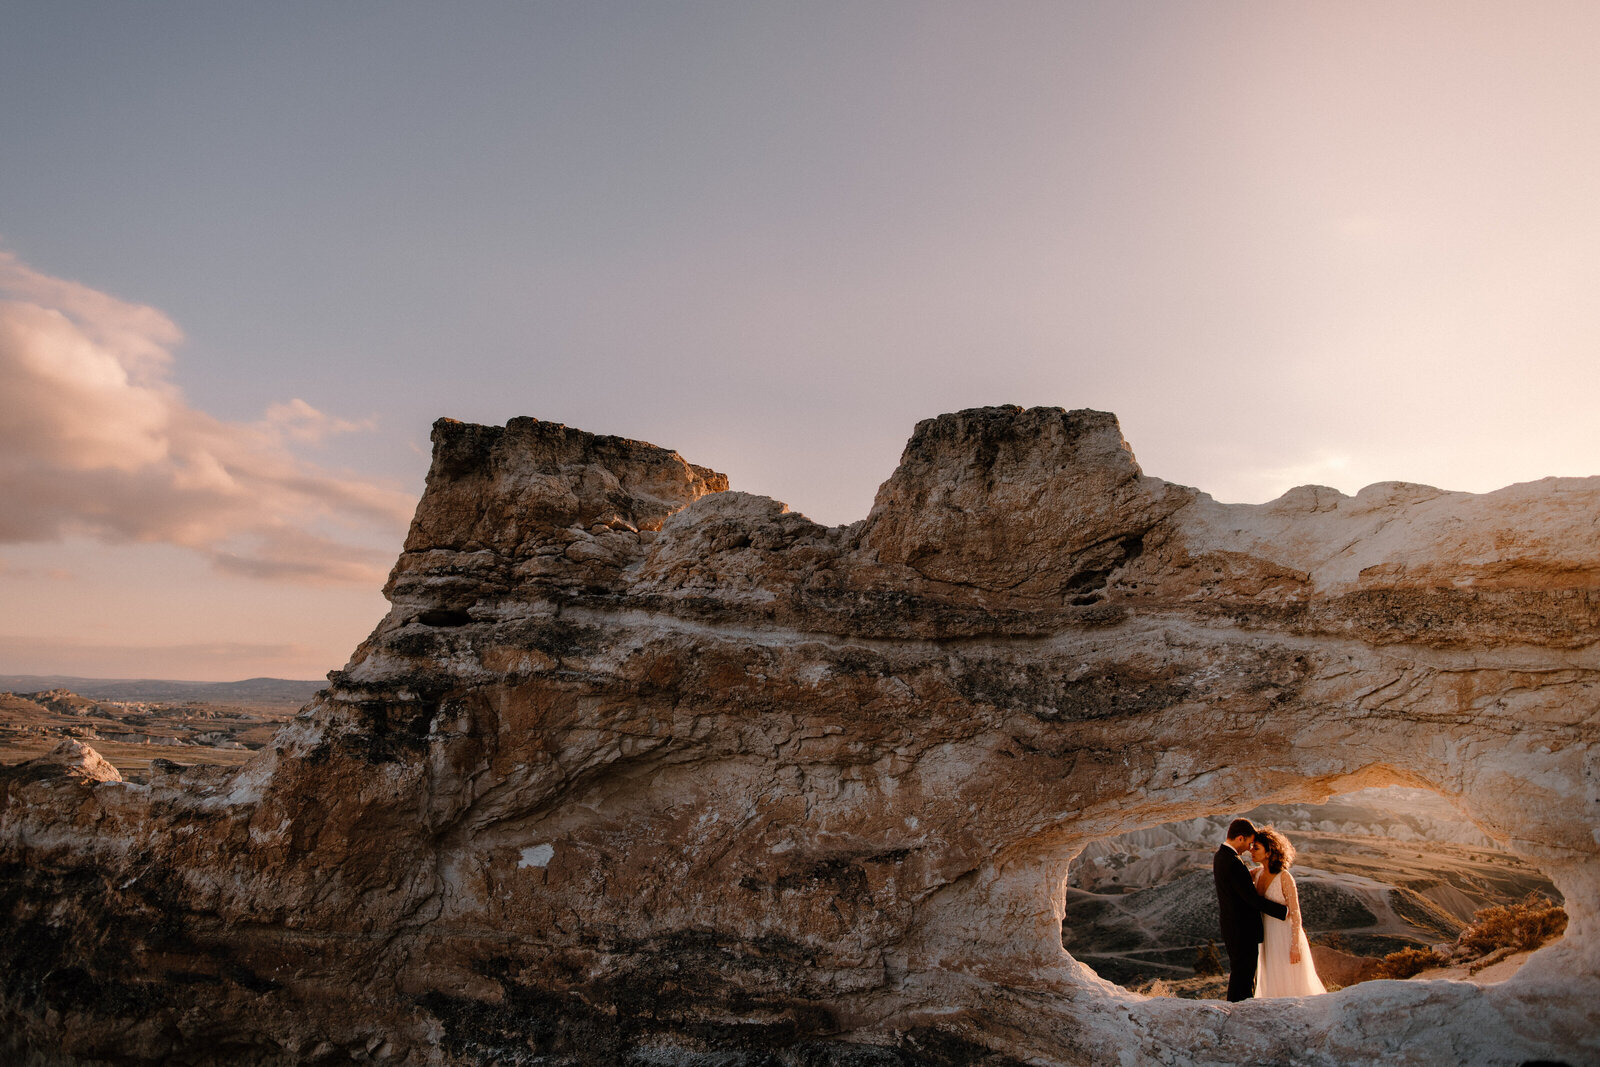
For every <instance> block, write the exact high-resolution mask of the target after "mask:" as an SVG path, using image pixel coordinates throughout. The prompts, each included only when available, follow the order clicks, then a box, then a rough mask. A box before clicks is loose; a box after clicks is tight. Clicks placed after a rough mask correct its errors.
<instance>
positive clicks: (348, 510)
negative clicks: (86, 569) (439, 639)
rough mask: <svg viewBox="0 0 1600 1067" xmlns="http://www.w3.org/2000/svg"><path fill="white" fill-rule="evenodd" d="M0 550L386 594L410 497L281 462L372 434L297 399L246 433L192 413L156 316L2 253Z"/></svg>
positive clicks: (174, 334)
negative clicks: (206, 567) (156, 551)
mask: <svg viewBox="0 0 1600 1067" xmlns="http://www.w3.org/2000/svg"><path fill="white" fill-rule="evenodd" d="M0 298H4V299H0V542H24V541H53V540H59V539H61V538H64V537H67V536H71V535H79V536H89V537H93V538H97V539H100V540H104V541H109V542H133V543H170V544H176V545H180V546H182V547H184V548H188V549H192V550H194V551H196V552H199V553H202V554H204V555H205V556H207V557H208V558H210V559H211V560H212V561H213V562H214V563H215V564H216V565H217V566H218V567H219V568H221V569H223V570H226V571H229V572H233V573H239V574H247V575H252V576H255V577H260V578H268V579H294V580H300V581H309V582H353V583H367V584H370V583H373V582H376V581H381V579H382V576H383V573H384V569H385V568H386V566H387V564H388V563H389V561H390V559H391V558H392V552H393V549H392V548H390V549H388V550H384V549H375V548H373V547H370V544H371V542H372V541H373V540H374V539H375V538H381V539H382V540H383V541H387V542H389V543H390V544H391V545H392V544H394V543H396V542H398V540H399V536H400V534H401V533H402V532H403V531H404V528H405V523H406V521H407V519H408V517H409V515H410V511H411V506H412V503H413V501H412V499H411V498H410V497H409V496H407V495H406V494H404V493H401V492H399V491H398V490H396V489H394V488H391V487H388V486H384V485H378V484H374V483H373V482H370V481H366V480H363V479H361V478H358V477H354V476H350V475H347V474H340V473H337V472H333V471H329V470H326V469H324V468H322V467H320V466H318V465H317V464H315V463H312V462H310V461H308V460H306V459H304V458H302V457H300V456H297V455H296V454H295V453H294V452H293V451H292V446H293V445H295V444H305V443H314V442H316V441H319V440H322V439H324V438H325V437H327V436H328V435H330V434H335V433H348V432H354V431H359V430H363V429H370V428H371V425H370V422H366V423H358V422H351V421H348V420H344V419H338V418H334V417H332V416H329V415H326V414H324V413H323V412H321V411H318V410H317V409H316V408H314V407H312V406H311V405H310V404H308V403H306V402H305V401H303V400H300V399H298V398H296V399H293V400H290V401H288V402H287V403H281V404H274V405H272V406H271V407H269V408H268V409H267V411H266V412H265V413H264V415H263V417H262V418H261V419H260V420H259V421H257V422H254V423H237V422H227V421H224V420H221V419H217V418H214V417H212V416H211V415H208V414H206V413H205V412H203V411H198V410H196V409H194V408H192V407H190V406H189V405H188V404H187V402H186V401H185V399H184V397H183V395H182V393H181V392H180V391H179V389H178V388H177V386H176V385H174V384H173V382H172V381H171V371H172V364H173V357H172V349H173V348H174V346H176V345H177V344H178V343H179V342H180V341H181V340H182V334H181V332H180V331H179V330H178V328H177V326H175V325H174V324H173V323H172V321H171V320H170V319H168V318H167V317H166V316H165V315H163V314H162V313H161V312H159V311H157V310H156V309H154V308H150V307H143V306H139V305H134V304H128V303H125V302H123V301H121V300H118V299H116V298H115V297H112V296H108V295H106V294H105V293H101V292H97V291H96V290H93V289H90V288H88V287H87V286H83V285H79V284H77V283H75V282H70V281H64V280H62V279H59V278H51V277H48V276H46V275H43V274H40V273H38V272H37V271H34V270H32V269H30V268H29V267H27V266H26V265H24V264H23V263H21V262H19V261H18V260H17V258H16V257H15V256H14V255H12V254H10V253H7V252H3V251H0Z"/></svg>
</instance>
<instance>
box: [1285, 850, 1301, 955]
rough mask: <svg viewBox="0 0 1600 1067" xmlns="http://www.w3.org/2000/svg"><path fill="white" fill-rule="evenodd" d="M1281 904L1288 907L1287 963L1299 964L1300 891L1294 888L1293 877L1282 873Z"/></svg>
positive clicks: (1286, 872) (1287, 873)
mask: <svg viewBox="0 0 1600 1067" xmlns="http://www.w3.org/2000/svg"><path fill="white" fill-rule="evenodd" d="M1283 902H1284V903H1285V904H1287V905H1288V907H1289V962H1290V963H1299V962H1300V936H1301V926H1300V890H1298V889H1297V888H1295V884H1294V876H1293V875H1291V874H1290V873H1289V872H1288V871H1284V872H1283Z"/></svg>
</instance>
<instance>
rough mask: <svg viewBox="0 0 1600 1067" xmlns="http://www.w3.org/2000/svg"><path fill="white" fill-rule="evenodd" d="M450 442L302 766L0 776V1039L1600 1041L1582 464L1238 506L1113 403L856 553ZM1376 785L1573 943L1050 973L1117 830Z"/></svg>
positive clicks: (614, 1053)
mask: <svg viewBox="0 0 1600 1067" xmlns="http://www.w3.org/2000/svg"><path fill="white" fill-rule="evenodd" d="M434 441H435V460H434V466H433V470H432V472H431V474H430V478H429V484H428V490H427V492H426V494H425V495H424V497H423V500H422V502H421V503H420V505H419V507H418V511H417V517H416V520H415V521H414V523H413V527H412V531H411V535H410V537H409V538H408V539H407V542H406V546H405V550H404V552H403V553H402V555H401V557H400V560H399V561H398V563H397V564H396V566H395V569H394V573H393V575H392V577H391V580H390V582H389V585H388V588H387V592H388V595H389V598H390V600H391V603H392V609H391V611H390V612H389V614H388V615H387V616H386V617H385V618H384V620H383V621H382V622H381V623H380V624H379V625H378V627H377V629H376V630H375V631H374V632H373V634H372V636H371V637H370V638H368V640H367V641H366V642H365V643H364V644H363V645H362V646H361V647H360V648H359V649H357V650H356V652H355V654H354V656H353V657H352V659H351V661H350V663H349V664H348V665H347V666H346V668H345V669H344V670H343V671H340V672H336V673H335V674H333V675H332V676H330V686H329V688H328V689H327V690H326V691H325V692H324V693H323V694H321V695H320V696H319V697H318V698H317V700H315V701H314V702H313V703H312V704H311V705H309V706H308V707H307V708H306V709H305V711H304V712H302V714H301V716H300V717H299V719H297V720H296V721H295V722H294V723H293V724H291V725H290V726H289V727H287V728H285V730H284V731H283V732H282V733H281V734H280V736H279V737H278V739H277V742H276V744H275V746H274V747H272V748H270V749H268V750H266V751H265V752H263V754H262V755H261V756H259V757H258V758H257V759H256V760H254V761H253V762H252V763H250V764H247V765H246V766H245V767H244V768H242V769H240V770H238V771H237V772H224V771H216V770H189V771H182V772H167V773H163V774H159V775H157V777H156V778H155V779H154V780H153V781H152V782H151V783H150V784H149V785H147V786H140V785H130V784H126V783H119V782H95V781H92V780H89V779H88V778H86V777H85V776H83V775H76V776H73V775H66V776H63V775H58V774H53V773H44V772H41V771H40V770H39V769H38V768H34V769H32V770H28V769H27V768H26V766H25V767H24V768H18V769H14V770H9V771H5V772H3V773H0V791H3V792H0V802H3V804H4V807H3V809H0V847H3V850H4V852H3V857H0V859H3V862H4V864H5V867H4V872H5V874H4V879H3V881H0V891H3V899H0V906H3V907H4V909H5V912H4V913H5V914H6V916H7V921H8V923H9V925H10V929H12V930H13V931H14V935H13V936H12V937H11V938H9V939H8V943H7V944H6V945H5V946H3V947H0V957H3V958H0V968H3V970H4V975H5V977H4V979H3V982H4V1002H3V1009H4V1016H3V1024H4V1025H3V1030H4V1032H5V1033H6V1034H8V1035H9V1036H8V1037H6V1038H3V1039H0V1041H4V1042H6V1044H5V1045H4V1047H3V1048H0V1052H4V1053H5V1054H6V1055H7V1056H9V1057H11V1058H13V1059H23V1060H26V1061H32V1062H41V1063H43V1062H70V1061H90V1060H108V1061H114V1062H118V1063H146V1062H149V1063H154V1062H261V1063H269V1062H328V1063H333V1062H348V1061H350V1060H357V1061H368V1060H370V1061H376V1062H395V1063H409V1064H421V1063H449V1064H480V1063H482V1064H486V1063H534V1062H541V1063H583V1064H588V1063H595V1064H599V1063H624V1062H636V1063H641V1064H643V1063H707V1064H709V1063H713V1062H714V1063H717V1064H736V1063H748V1064H770V1063H782V1064H793V1065H799V1064H805V1065H816V1064H910V1063H927V1064H956V1063H977V1062H986V1063H996V1064H999V1063H1015V1062H1029V1063H1057V1064H1091V1063H1092V1064H1100V1063H1116V1062H1124V1063H1138V1062H1160V1063H1237V1062H1244V1061H1255V1062H1275V1063H1301V1062H1303V1063H1318V1064H1327V1063H1367V1062H1373V1061H1376V1060H1384V1061H1393V1062H1412V1063H1435V1062H1480V1063H1497V1062H1504V1063H1520V1062H1522V1061H1523V1060H1525V1059H1532V1058H1539V1057H1555V1058H1558V1059H1562V1058H1564V1059H1569V1060H1571V1061H1573V1062H1580V1061H1583V1060H1586V1059H1594V1058H1597V1057H1600V1043H1597V1038H1596V1036H1595V1035H1596V1034H1600V1008H1597V1007H1596V1006H1597V1005H1600V980H1597V978H1596V975H1597V974H1600V947H1597V946H1600V936H1597V935H1600V931H1597V929H1596V922H1597V919H1596V908H1597V901H1600V877H1597V876H1600V867H1597V864H1596V853H1597V851H1600V844H1597V840H1596V832H1595V829H1594V828H1595V826H1596V825H1600V749H1597V748H1596V747H1595V746H1596V744H1597V742H1600V644H1597V638H1600V478H1591V479H1546V480H1545V481H1542V482H1537V483H1531V484H1527V485H1519V486H1513V487H1511V488H1509V489H1505V490H1501V491H1500V492H1497V493H1490V494H1486V495H1482V496H1473V495H1468V494H1461V493H1446V492H1441V491H1439V490H1436V489H1430V488H1426V487H1422V486H1412V485H1403V484H1398V483H1391V484H1385V485H1380V486H1372V487H1369V488H1368V489H1366V490H1364V491H1363V492H1362V493H1361V494H1359V495H1358V496H1356V497H1354V498H1351V497H1344V496H1341V495H1339V494H1338V493H1336V492H1334V491H1333V490H1329V489H1321V488H1317V487H1306V488H1302V489H1298V490H1295V491H1293V492H1291V493H1289V494H1287V495H1285V496H1284V497H1283V498H1281V499H1279V500H1277V501H1274V502H1272V503H1270V504H1266V505H1260V506H1242V505H1224V504H1219V503H1217V502H1215V501H1213V500H1211V499H1210V498H1209V497H1207V496H1205V495H1203V494H1201V493H1198V492H1196V491H1195V490H1192V489H1187V488H1183V487H1180V486H1174V485H1170V484H1168V483H1165V482H1162V481H1160V480H1159V479H1155V478H1151V477H1147V476H1145V475H1144V474H1142V472H1141V471H1140V470H1139V467H1138V465H1137V464H1136V462H1135V461H1134V458H1133V455H1132V453H1131V451H1130V450H1129V449H1128V447H1127V445H1126V443H1125V442H1123V440H1122V437H1121V434H1120V431H1119V430H1118V428H1117V424H1116V420H1115V419H1114V418H1113V417H1112V416H1110V415H1106V414H1103V413H1098V412H1087V411H1075V412H1064V411H1060V410H1058V409H1033V410H1028V411H1024V410H1022V409H1019V408H985V409H978V410H973V411H965V412H961V413H959V414H954V415H945V416H941V417H940V418H938V419H933V420H929V421H927V422H924V423H922V424H921V425H919V426H918V427H917V430H916V433H915V435H914V436H913V438H912V440H911V442H910V444H909V445H908V446H907V449H906V454H905V457H904V459H903V461H902V463H901V466H900V468H899V470H897V471H896V472H895V473H894V475H893V476H892V477H891V478H890V479H889V481H887V482H886V483H885V484H884V486H883V488H882V490H880V492H879V495H878V499H877V502H876V504H875V505H874V507H873V509H872V512H871V514H870V515H869V516H868V517H867V518H866V519H865V520H864V521H863V522H860V523H857V524H855V525H854V526H850V527H839V528H825V527H821V526H818V525H817V524H815V523H812V522H810V521H809V520H807V519H805V518H804V517H803V516H800V515H796V514H793V513H790V512H788V511H787V509H785V508H784V507H783V506H782V505H780V504H777V503H776V502H773V501H770V500H767V499H765V498H761V497H754V496H749V495H746V494H742V493H733V492H728V491H726V489H727V483H726V479H725V478H723V477H722V476H721V475H718V474H715V473H714V472H712V471H709V470H706V469H705V468H701V467H695V466H693V465H691V464H688V463H685V462H684V461H683V460H681V459H680V458H679V457H677V456H676V455H675V454H674V453H671V452H667V451H665V450H662V449H658V448H655V447H653V446H650V445H644V444H640V443H637V442H629V441H623V440H620V439H616V438H598V437H593V436H591V435H588V434H584V433H581V432H579V431H575V430H570V429H567V428H565V427H560V426H555V425H552V424H548V423H541V422H537V421H535V420H515V421H513V422H512V423H511V424H510V425H508V426H507V427H505V428H504V429H497V428H488V427H479V426H467V425H463V424H460V423H454V422H450V421H447V420H446V421H441V422H440V423H439V424H437V425H436V427H435V431H434ZM1388 783H1406V784H1413V785H1424V786H1428V787H1430V788H1433V789H1436V790H1438V791H1439V792H1441V793H1443V794H1445V795H1447V796H1451V797H1455V798H1459V802H1460V804H1461V805H1462V807H1463V810H1464V811H1465V812H1466V813H1467V814H1468V815H1469V816H1470V817H1471V818H1472V819H1473V821H1474V822H1475V823H1476V824H1477V825H1478V826H1479V827H1481V828H1482V829H1483V830H1484V831H1485V832H1486V833H1488V834H1489V835H1490V836H1492V837H1494V838H1496V839H1497V840H1498V841H1500V842H1501V843H1503V844H1505V845H1506V846H1507V847H1509V848H1510V849H1512V850H1513V851H1514V852H1516V853H1518V854H1520V855H1522V856H1525V857H1527V858H1529V859H1531V860H1533V861H1534V862H1536V863H1537V864H1538V865H1540V866H1541V867H1542V868H1543V869H1544V870H1545V871H1547V872H1548V873H1549V874H1550V875H1551V877H1552V878H1553V879H1554V880H1555V882H1556V883H1557V885H1558V886H1559V887H1560V888H1561V890H1562V892H1563V893H1564V894H1565V896H1566V905H1567V908H1568V911H1569V914H1570V915H1571V920H1572V921H1571V925H1570V926H1569V930H1568V934H1567V937H1566V938H1565V939H1564V940H1563V941H1562V942H1561V943H1560V944H1559V945H1557V946H1555V947H1552V948H1550V949H1546V950H1544V951H1543V952H1541V953H1539V954H1537V955H1536V956H1535V957H1534V958H1533V960H1532V961H1531V962H1530V963H1529V964H1528V966H1527V967H1525V968H1524V969H1523V971H1522V972H1521V973H1520V974H1519V975H1518V976H1517V978H1516V979H1514V980H1513V981H1511V982H1507V983H1505V984H1504V985H1501V986H1497V987H1491V988H1488V989H1479V988H1476V987H1472V986H1466V985H1463V984H1458V983H1372V984H1368V985H1363V986H1359V987H1355V988H1352V989H1350V990H1347V991H1343V992H1340V993H1335V994H1330V995H1328V996H1326V997H1320V998H1315V999H1313V1000H1309V1001H1305V1002H1301V1003H1284V1002H1276V1003H1249V1004H1245V1005H1243V1006H1240V1007H1237V1008H1234V1009H1232V1010H1231V1011H1230V1010H1228V1009H1225V1008H1224V1007H1223V1006H1221V1005H1219V1004H1201V1003H1193V1002H1181V1001H1155V1000H1144V999H1142V998H1139V997H1137V996H1134V995H1132V994H1129V993H1127V992H1126V991H1123V990H1120V989H1117V988H1116V987H1114V986H1110V985H1108V984H1106V983H1104V982H1102V981H1100V980H1099V979H1098V978H1096V977H1095V976H1094V975H1093V974H1092V973H1091V972H1089V971H1088V970H1087V968H1084V967H1082V966H1081V965H1079V964H1078V963H1076V961H1074V960H1072V959H1071V958H1070V957H1069V956H1068V955H1067V954H1066V953H1065V952H1063V950H1062V949H1061V938H1060V921H1061V915H1062V902H1063V883H1064V879H1065V875H1066V871H1067V863H1068V860H1069V859H1070V857H1071V856H1072V855H1073V854H1074V853H1075V852H1076V851H1077V850H1078V849H1080V848H1081V847H1082V846H1083V845H1084V844H1085V843H1087V842H1088V841H1091V840H1093V839H1096V838H1098V837H1102V836H1105V835H1109V834H1114V833H1118V832H1121V831H1125V830H1130V829H1135V828H1138V827H1141V826H1149V825H1155V824H1159V823H1163V822H1168V821H1172V820H1175V819H1182V818H1189V817H1193V816H1196V815H1200V814H1211V813H1216V812H1228V811H1239V810H1243V809H1245V808H1248V807H1251V806H1253V805H1255V804H1257V803H1262V802H1267V801H1302V800H1310V801H1318V800H1321V799H1323V798H1324V797H1325V796H1326V795H1328V794H1329V793H1331V792H1336V791H1344V790H1348V789H1353V788H1358V787H1361V786H1365V785H1381V784H1388ZM541 1057H544V1058H541Z"/></svg>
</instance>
